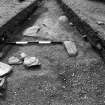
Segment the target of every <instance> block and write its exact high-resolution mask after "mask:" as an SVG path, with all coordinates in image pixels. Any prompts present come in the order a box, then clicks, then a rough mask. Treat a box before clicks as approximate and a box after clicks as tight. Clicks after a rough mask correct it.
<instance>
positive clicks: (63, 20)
mask: <svg viewBox="0 0 105 105" xmlns="http://www.w3.org/2000/svg"><path fill="white" fill-rule="evenodd" d="M58 20H59V22H68V18H67V17H66V16H60V17H59V19H58Z"/></svg>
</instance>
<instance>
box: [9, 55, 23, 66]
mask: <svg viewBox="0 0 105 105" xmlns="http://www.w3.org/2000/svg"><path fill="white" fill-rule="evenodd" d="M21 63H22V62H21V60H20V59H18V58H17V57H15V56H12V57H10V58H9V59H8V64H10V65H16V64H21Z"/></svg>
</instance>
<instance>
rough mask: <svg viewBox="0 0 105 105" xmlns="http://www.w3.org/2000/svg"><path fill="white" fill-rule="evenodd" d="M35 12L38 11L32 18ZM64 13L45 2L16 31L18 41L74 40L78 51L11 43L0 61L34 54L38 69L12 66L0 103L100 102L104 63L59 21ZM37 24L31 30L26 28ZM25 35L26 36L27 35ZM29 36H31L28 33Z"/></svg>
mask: <svg viewBox="0 0 105 105" xmlns="http://www.w3.org/2000/svg"><path fill="white" fill-rule="evenodd" d="M37 14H40V15H39V16H38V18H37V20H36V16H37ZM62 15H65V13H64V12H63V11H62V9H61V8H60V6H59V5H58V4H57V2H56V0H55V1H54V0H49V1H47V0H46V1H45V3H44V5H43V6H42V7H41V8H40V9H38V10H37V12H35V13H33V15H32V16H31V17H30V19H29V21H27V22H26V23H25V24H24V27H23V28H24V30H23V31H22V32H20V33H18V34H17V36H20V38H19V39H20V41H35V40H45V39H46V40H56V41H64V40H72V39H73V40H74V42H75V44H76V46H77V49H78V51H79V53H78V55H77V56H76V57H70V56H69V55H68V53H67V52H66V50H65V48H64V46H63V45H52V44H51V45H27V46H13V48H12V49H11V50H10V51H9V53H8V55H7V56H6V57H5V58H4V59H3V60H2V61H3V62H5V63H7V62H8V58H9V57H11V56H19V54H20V53H21V52H24V53H26V54H27V55H29V56H36V57H38V58H39V60H40V62H41V67H40V68H35V69H34V70H30V69H26V68H25V67H24V66H23V65H14V66H13V73H12V74H11V75H10V76H9V77H8V90H7V95H6V99H5V101H4V100H2V99H0V104H1V105H13V104H15V105H22V104H24V105H29V104H30V105H70V104H72V105H75V104H78V105H79V104H80V105H81V104H86V105H95V104H97V103H101V104H103V103H104V94H105V77H104V75H105V71H104V69H105V66H104V62H103V61H102V59H101V58H100V57H99V55H98V54H97V53H96V52H95V51H94V50H93V48H92V47H91V46H90V45H89V43H87V42H85V41H84V40H83V39H82V38H81V37H80V36H81V35H80V34H79V32H78V31H77V29H76V28H75V27H73V26H70V25H69V24H68V22H62V21H59V17H60V16H62ZM36 26H38V27H40V30H39V31H38V32H37V33H35V31H34V30H31V31H30V32H29V31H27V30H29V28H30V27H36ZM27 35H28V36H27ZM31 35H33V36H31Z"/></svg>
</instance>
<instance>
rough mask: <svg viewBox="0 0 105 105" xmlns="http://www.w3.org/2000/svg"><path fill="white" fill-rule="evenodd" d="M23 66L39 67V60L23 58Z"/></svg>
mask: <svg viewBox="0 0 105 105" xmlns="http://www.w3.org/2000/svg"><path fill="white" fill-rule="evenodd" d="M23 65H24V66H26V67H33V66H40V63H39V59H38V58H36V57H25V58H24V62H23Z"/></svg>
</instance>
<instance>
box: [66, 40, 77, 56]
mask: <svg viewBox="0 0 105 105" xmlns="http://www.w3.org/2000/svg"><path fill="white" fill-rule="evenodd" d="M64 46H65V48H66V50H67V52H68V54H69V56H76V55H77V53H78V50H77V48H76V45H75V43H74V42H73V41H64Z"/></svg>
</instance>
